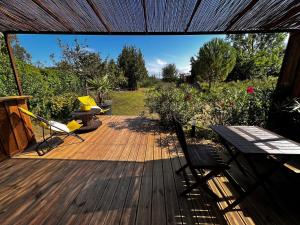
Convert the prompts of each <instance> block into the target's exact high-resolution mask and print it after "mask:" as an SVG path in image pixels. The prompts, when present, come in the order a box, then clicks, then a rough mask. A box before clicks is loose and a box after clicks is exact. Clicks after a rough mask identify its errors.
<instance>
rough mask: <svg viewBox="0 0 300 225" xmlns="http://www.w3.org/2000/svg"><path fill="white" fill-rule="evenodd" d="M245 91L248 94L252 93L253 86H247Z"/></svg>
mask: <svg viewBox="0 0 300 225" xmlns="http://www.w3.org/2000/svg"><path fill="white" fill-rule="evenodd" d="M247 93H248V94H253V93H254V87H252V86H249V87H247Z"/></svg>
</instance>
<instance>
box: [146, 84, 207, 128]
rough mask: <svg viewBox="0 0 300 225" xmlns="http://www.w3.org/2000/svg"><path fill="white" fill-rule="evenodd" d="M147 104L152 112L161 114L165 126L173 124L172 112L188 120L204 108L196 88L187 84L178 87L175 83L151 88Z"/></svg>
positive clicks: (183, 119)
mask: <svg viewBox="0 0 300 225" xmlns="http://www.w3.org/2000/svg"><path fill="white" fill-rule="evenodd" d="M146 106H147V107H148V108H149V110H150V113H158V114H159V116H160V122H161V123H162V124H163V125H165V126H169V125H171V123H172V113H175V114H176V116H177V117H178V119H180V120H181V121H184V122H188V121H190V120H191V119H192V117H194V116H195V115H197V114H199V113H201V112H202V111H203V109H204V108H203V104H202V102H201V95H199V93H198V91H197V90H196V89H194V88H192V87H190V86H188V85H186V84H184V85H181V86H180V87H179V88H176V86H175V84H173V83H169V84H166V85H162V86H158V87H156V88H154V89H151V90H150V91H149V92H148V93H147V96H146Z"/></svg>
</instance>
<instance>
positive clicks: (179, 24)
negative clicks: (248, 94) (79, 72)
mask: <svg viewBox="0 0 300 225" xmlns="http://www.w3.org/2000/svg"><path fill="white" fill-rule="evenodd" d="M299 31H300V2H299V1H297V0H269V1H263V0H240V1H234V0H231V1H230V0H228V1H219V0H187V1H183V0H182V1H167V0H127V1H124V0H68V1H67V0H62V1H56V0H2V1H0V32H2V33H3V34H4V36H5V40H6V44H7V46H8V50H9V55H10V59H11V64H12V68H13V71H14V75H15V80H16V83H17V86H18V91H19V94H20V95H22V87H21V82H20V79H19V77H18V73H17V70H16V66H15V62H14V57H13V52H12V49H11V46H10V40H9V38H10V37H9V36H10V34H21V33H23V34H25V33H28V34H97V35H103V34H111V35H193V34H194V35H195V34H228V33H268V32H290V33H291V35H290V41H289V44H288V47H287V51H286V57H285V59H284V63H283V67H282V71H281V76H280V78H279V83H278V86H280V87H281V86H282V87H284V89H285V90H289V91H287V93H288V94H289V95H293V96H300V88H298V87H300V63H299V62H300V34H299ZM291 56H292V57H291Z"/></svg>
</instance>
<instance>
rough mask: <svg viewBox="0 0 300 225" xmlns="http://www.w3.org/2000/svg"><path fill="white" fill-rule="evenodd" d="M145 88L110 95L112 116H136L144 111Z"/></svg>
mask: <svg viewBox="0 0 300 225" xmlns="http://www.w3.org/2000/svg"><path fill="white" fill-rule="evenodd" d="M146 91H147V89H146V88H140V89H139V90H137V91H115V92H113V93H112V94H111V99H112V101H113V102H112V114H113V115H131V116H138V115H141V114H143V113H144V112H145V111H146V108H145V103H144V99H145V93H146Z"/></svg>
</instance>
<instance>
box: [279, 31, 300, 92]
mask: <svg viewBox="0 0 300 225" xmlns="http://www.w3.org/2000/svg"><path fill="white" fill-rule="evenodd" d="M277 91H278V92H279V93H280V95H282V96H280V97H282V98H286V97H300V32H299V33H291V34H290V38H289V41H288V45H287V48H286V51H285V55H284V59H283V63H282V67H281V71H280V75H279V78H278V83H277Z"/></svg>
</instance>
